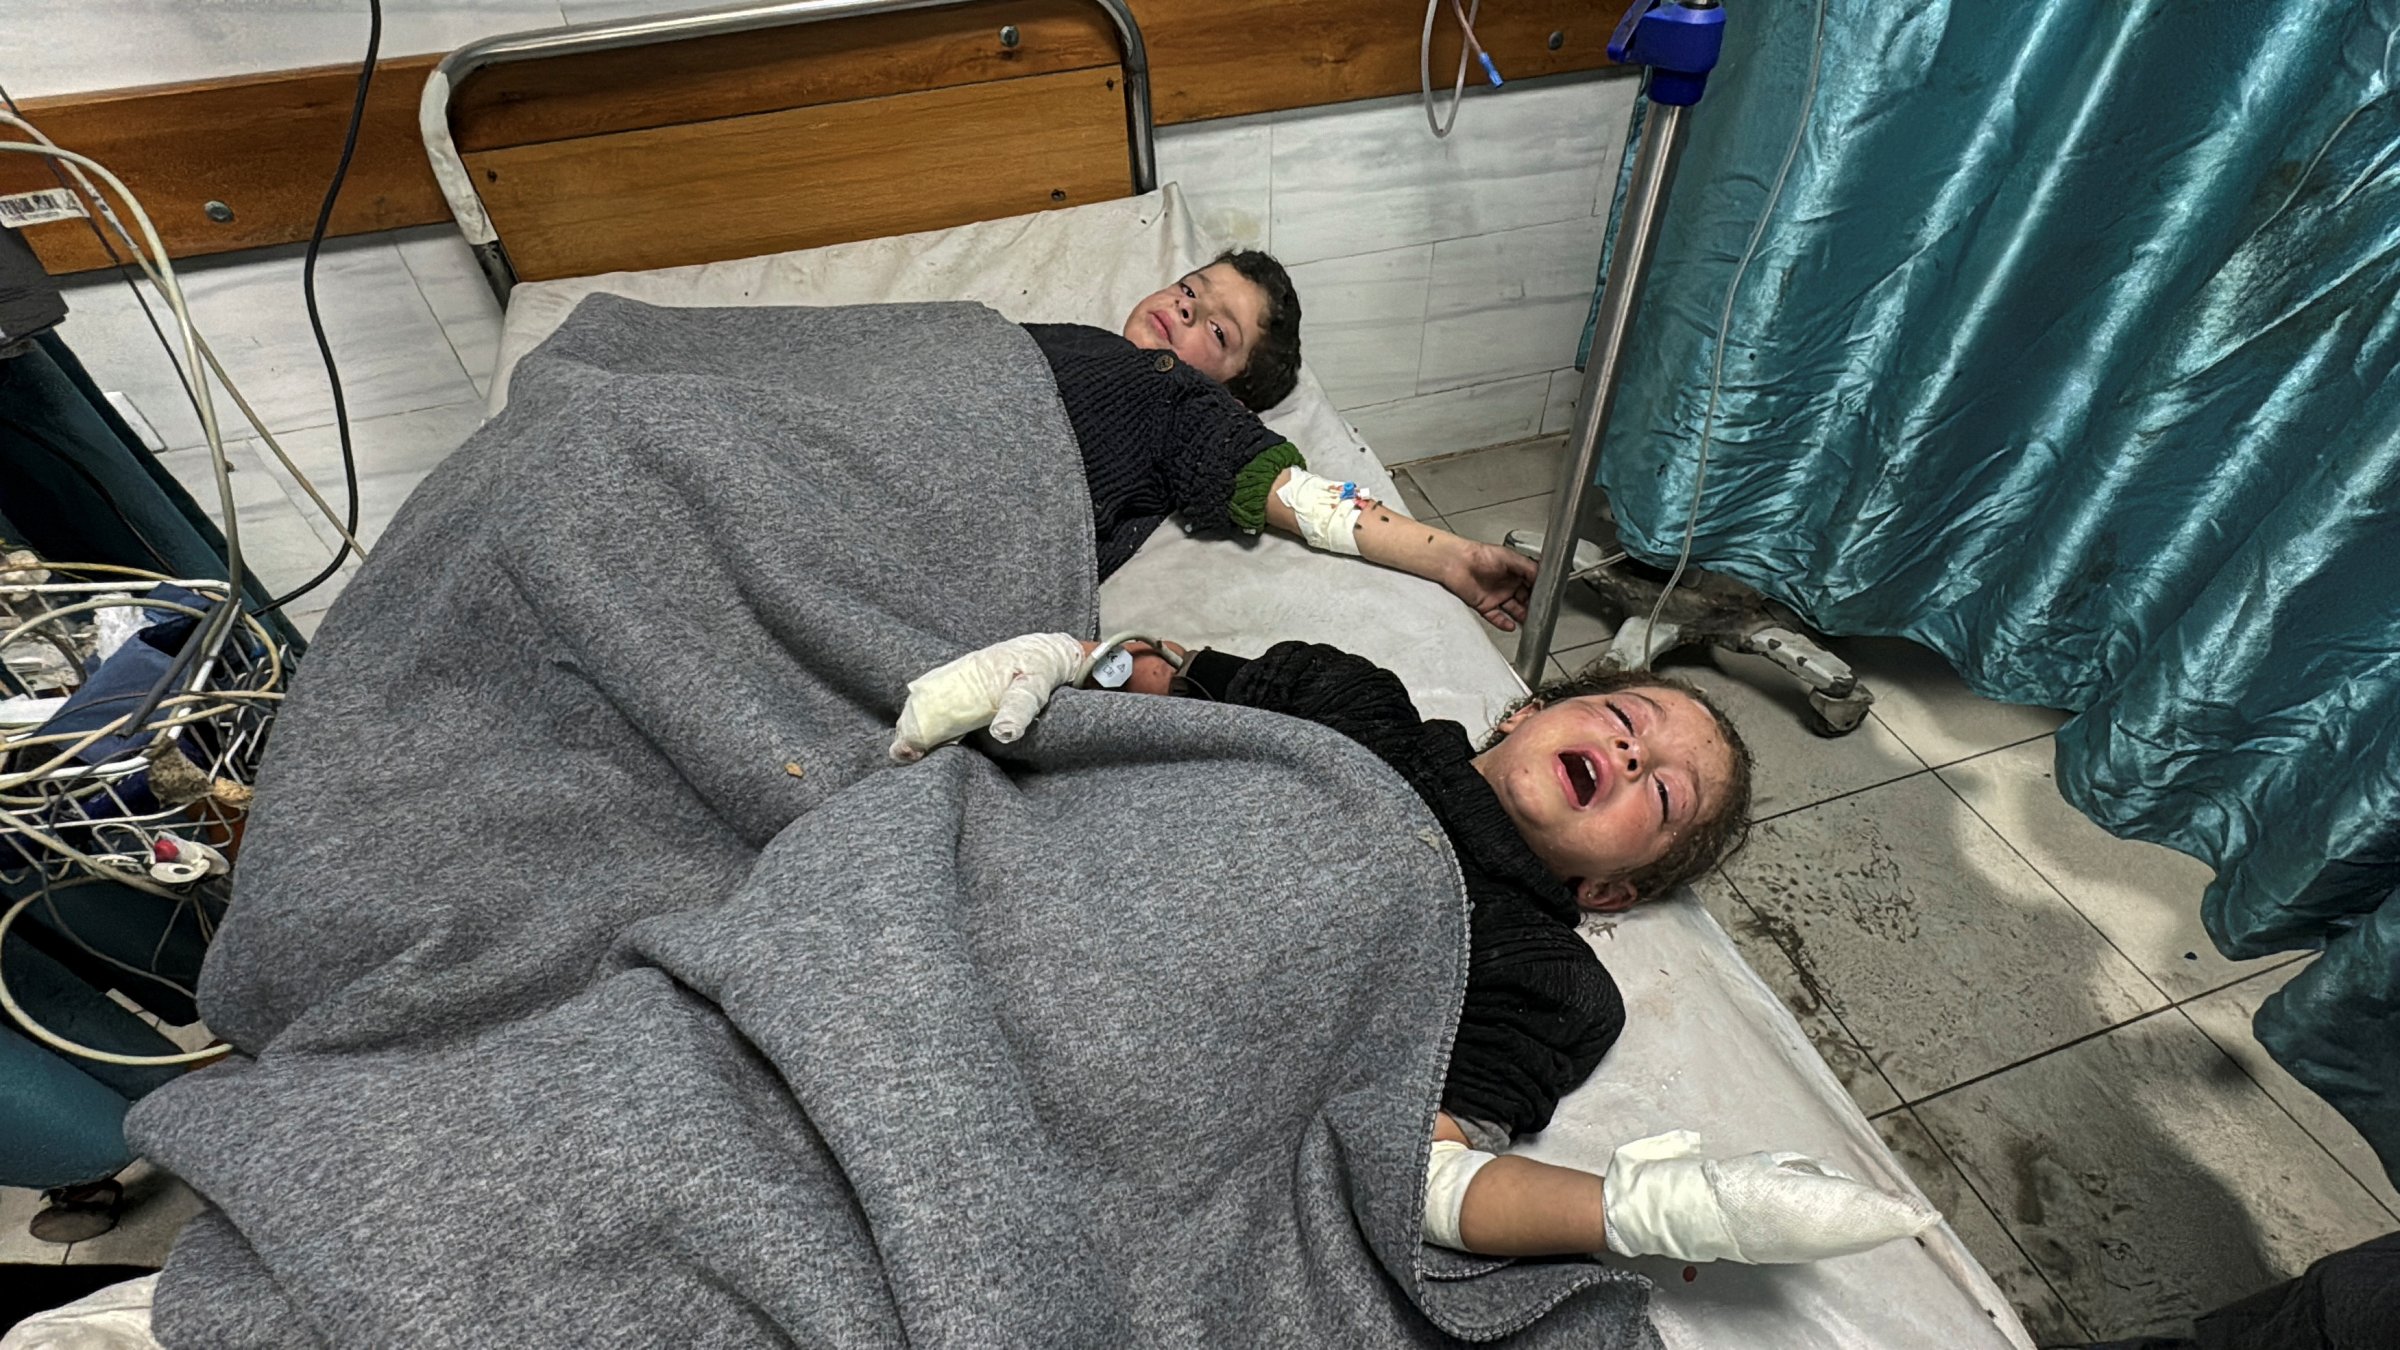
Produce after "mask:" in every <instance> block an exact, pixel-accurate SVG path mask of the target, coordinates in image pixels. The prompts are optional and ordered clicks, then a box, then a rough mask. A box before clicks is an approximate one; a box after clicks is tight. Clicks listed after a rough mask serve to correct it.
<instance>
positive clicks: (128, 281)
mask: <svg viewBox="0 0 2400 1350" xmlns="http://www.w3.org/2000/svg"><path fill="white" fill-rule="evenodd" d="M0 103H5V104H7V105H8V111H9V113H10V115H12V116H15V117H23V116H24V115H25V110H24V109H22V108H19V107H18V106H17V101H16V100H15V99H13V98H10V97H9V96H8V86H7V85H0ZM42 162H43V163H44V164H47V165H49V166H50V176H51V177H52V178H55V179H57V180H58V185H59V186H60V187H62V188H65V189H66V190H67V191H68V192H70V193H74V195H75V199H76V200H77V201H81V200H83V196H82V194H81V193H76V192H75V185H74V184H73V183H72V182H70V181H68V179H67V171H66V170H65V169H63V168H61V167H59V163H58V161H57V160H55V159H44V160H43V161H42ZM83 223H84V224H85V225H88V226H90V227H91V231H92V238H94V239H97V240H99V241H100V248H101V250H102V251H103V252H105V253H107V254H108V261H109V263H110V265H111V266H113V267H115V268H116V269H117V278H118V279H119V280H121V281H123V282H124V283H125V288H126V289H127V290H129V291H132V292H133V302H134V303H135V304H137V305H140V306H141V307H142V317H143V318H145V319H147V320H149V321H150V331H151V332H152V333H153V334H155V335H157V337H158V345H159V347H160V348H162V349H163V350H164V351H165V352H166V354H167V369H169V370H172V371H174V372H175V382H176V383H177V384H180V385H182V386H183V396H184V398H185V399H186V400H187V401H188V402H190V404H191V405H192V416H194V417H198V416H199V415H200V396H199V395H198V394H197V393H194V392H193V391H192V382H191V380H190V379H189V378H187V377H186V376H185V375H184V373H183V353H182V352H180V351H177V350H176V348H175V344H174V343H172V342H170V341H168V340H167V330H166V329H164V328H161V327H160V326H159V323H158V315H157V314H155V313H153V312H151V309H150V297H149V296H147V295H144V294H142V284H141V283H140V282H138V281H135V280H134V279H133V264H131V263H129V262H127V261H125V259H123V258H121V257H119V256H117V246H116V245H115V244H113V243H110V242H109V238H108V231H106V230H104V229H101V228H100V217H99V215H98V214H97V213H96V212H95V211H90V210H87V211H85V212H84V213H83Z"/></svg>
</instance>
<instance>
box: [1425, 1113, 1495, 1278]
mask: <svg viewBox="0 0 2400 1350" xmlns="http://www.w3.org/2000/svg"><path fill="white" fill-rule="evenodd" d="M1492 1156H1493V1155H1491V1154H1489V1153H1486V1152H1484V1151H1483V1150H1482V1149H1476V1148H1468V1147H1467V1146H1466V1145H1465V1144H1462V1143H1460V1142H1458V1141H1457V1140H1455V1139H1436V1140H1434V1141H1433V1157H1432V1158H1431V1159H1430V1160H1429V1161H1428V1162H1427V1163H1426V1164H1425V1240H1426V1241H1427V1242H1430V1243H1432V1244H1433V1245H1434V1246H1436V1247H1448V1248H1450V1249H1451V1250H1452V1251H1462V1252H1463V1251H1465V1250H1466V1245H1465V1243H1464V1242H1463V1241H1462V1240H1461V1239H1460V1237H1459V1235H1458V1216H1459V1213H1460V1211H1461V1210H1462V1209H1463V1208H1464V1207H1465V1205H1466V1203H1467V1183H1468V1182H1470V1181H1473V1180H1474V1179H1475V1174H1476V1173H1477V1172H1480V1171H1482V1170H1483V1165H1484V1164H1485V1163H1488V1162H1490V1161H1491V1160H1492Z"/></svg>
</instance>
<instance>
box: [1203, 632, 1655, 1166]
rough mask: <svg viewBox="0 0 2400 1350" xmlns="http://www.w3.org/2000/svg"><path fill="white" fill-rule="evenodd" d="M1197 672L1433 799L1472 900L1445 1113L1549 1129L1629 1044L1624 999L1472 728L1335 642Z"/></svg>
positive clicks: (1236, 699) (1224, 691)
mask: <svg viewBox="0 0 2400 1350" xmlns="http://www.w3.org/2000/svg"><path fill="white" fill-rule="evenodd" d="M1186 675H1187V677H1188V679H1189V681H1190V682H1191V683H1192V684H1193V685H1195V686H1197V688H1198V690H1199V692H1201V693H1205V694H1207V695H1209V696H1210V697H1213V698H1216V699H1218V700H1220V701H1222V702H1227V703H1239V704H1243V705H1245V706H1248V707H1253V708H1265V709H1268V710H1270V711H1273V712H1281V713H1288V714H1290V715H1292V716H1294V717H1305V718H1307V719H1308V720H1310V721H1312V722H1318V723H1322V724H1323V725H1325V726H1328V727H1331V728H1333V729H1334V730H1335V731H1338V732H1341V733H1342V734H1343V735H1345V736H1348V737H1349V738H1351V739H1352V740H1354V741H1357V742H1358V743H1359V744H1361V745H1363V746H1365V747H1366V748H1367V749H1369V750H1371V751H1373V752H1374V753H1375V754H1376V756H1377V757H1378V758H1380V759H1382V760H1383V762H1384V763H1386V764H1389V765H1391V766H1392V767H1393V768H1394V769H1396V770H1398V771H1399V774H1400V776H1401V777H1402V778H1405V779H1407V780H1408V783H1409V786H1411V787H1413V788H1415V789H1416V790H1417V795H1418V796H1420V797H1422V798H1424V799H1425V804H1426V805H1427V806H1429V807H1431V808H1433V813H1434V815H1435V817H1436V818H1438V819H1439V820H1440V821H1441V823H1442V828H1443V830H1444V831H1445V832H1446V833H1448V834H1449V836H1450V843H1451V847H1452V848H1453V849H1454V850H1455V851H1456V852H1457V854H1458V865H1459V871H1460V872H1461V873H1462V874H1463V875H1464V877H1465V879H1466V887H1467V899H1468V901H1469V903H1470V905H1471V906H1472V908H1471V910H1470V912H1469V918H1468V945H1469V952H1468V964H1467V999H1466V1006H1465V1008H1464V1010H1463V1011H1462V1012H1461V1013H1460V1014H1459V1021H1458V1039H1457V1043H1456V1045H1455V1047H1454V1048H1453V1049H1452V1051H1451V1054H1450V1070H1449V1077H1448V1080H1447V1081H1446V1082H1445V1083H1444V1084H1443V1087H1442V1109H1444V1110H1446V1111H1448V1112H1449V1113H1450V1114H1451V1115H1453V1116H1456V1117H1459V1118H1460V1119H1461V1120H1462V1121H1466V1122H1472V1123H1480V1124H1486V1125H1496V1126H1499V1127H1500V1128H1501V1129H1503V1130H1505V1131H1507V1132H1508V1133H1509V1134H1511V1135H1517V1134H1529V1133H1532V1132H1534V1131H1536V1130H1539V1129H1541V1128H1542V1127H1543V1126H1545V1125H1548V1124H1549V1123H1550V1113H1551V1112H1552V1111H1553V1110H1554V1109H1556V1108H1557V1106H1558V1101H1559V1099H1560V1098H1561V1097H1564V1096H1565V1095H1566V1094H1567V1093H1569V1092H1572V1091H1574V1090H1575V1088H1576V1087H1577V1086H1578V1085H1580V1084H1581V1083H1582V1082H1583V1080H1584V1079H1586V1078H1588V1077H1590V1076H1591V1073H1592V1070H1593V1069H1594V1068H1596V1067H1598V1066H1599V1063H1600V1058H1601V1056H1603V1055H1605V1054H1607V1053H1608V1049H1609V1047H1610V1046H1612V1045H1614V1044H1616V1041H1617V1035H1618V1033H1619V1032H1621V1031H1623V1030H1624V1028H1625V1004H1624V1000H1623V999H1622V998H1621V997H1620V996H1619V995H1618V993H1617V984H1616V981H1615V980H1614V979H1611V978H1610V977H1609V973H1608V970H1607V968H1606V967H1604V966H1602V965H1601V964H1600V958H1599V957H1597V956H1595V955H1593V953H1592V949H1591V948H1590V947H1589V946H1586V945H1585V943H1584V941H1583V939H1582V937H1580V936H1579V935H1577V933H1576V931H1575V921H1576V908H1575V901H1574V898H1573V897H1572V896H1570V895H1569V894H1568V893H1567V888H1566V886H1565V884H1564V883H1562V882H1560V881H1559V880H1558V879H1557V878H1555V877H1553V876H1551V875H1550V873H1549V871H1548V869H1546V868H1544V867H1543V866H1542V864H1541V861H1540V860H1539V859H1537V858H1535V857H1534V856H1533V851H1532V849H1530V848H1529V847H1527V846H1526V843H1525V839H1524V836H1522V835H1520V834H1519V833H1517V827H1516V824H1515V822H1513V821H1511V820H1510V819H1509V818H1508V812H1507V810H1506V809H1505V808H1503V807H1502V806H1501V804H1500V799H1499V797H1498V796H1496V795H1495V794H1494V793H1493V792H1492V789H1491V787H1490V785H1489V784H1487V783H1485V782H1484V780H1483V776H1482V775H1481V774H1479V773H1477V772H1476V771H1475V764H1474V758H1475V751H1474V747H1473V746H1472V745H1470V744H1469V743H1468V741H1467V733H1466V729H1465V728H1464V727H1461V726H1460V725H1459V724H1458V723H1456V722H1444V721H1434V722H1428V721H1426V720H1425V719H1424V718H1422V717H1420V716H1418V715H1417V710H1416V705H1415V704H1413V703H1411V702H1410V701H1409V697H1408V691H1407V689H1405V688H1403V687H1402V686H1401V683H1400V680H1399V677H1397V676H1395V675H1393V674H1392V673H1391V672H1390V671H1388V670H1384V669H1383V668H1381V667H1379V666H1377V665H1375V664H1374V663H1373V662H1371V661H1368V660H1366V659H1365V658H1364V657H1358V656H1352V655H1351V654H1349V653H1348V652H1344V651H1341V650H1339V649H1337V648H1333V647H1326V646H1318V645H1311V644H1308V643H1301V642H1284V643H1278V644H1277V645H1276V646H1274V647H1272V648H1269V649H1268V651H1267V654H1266V655H1264V656H1261V657H1259V658H1258V659H1256V660H1251V661H1245V660H1243V659H1242V658H1240V657H1236V656H1227V655H1225V654H1224V653H1222V652H1213V651H1210V652H1201V653H1199V654H1198V655H1197V656H1195V657H1194V658H1193V660H1192V663H1191V666H1190V667H1189V669H1188V670H1187V671H1186ZM1470 1128H1472V1125H1470ZM1477 1142H1478V1143H1481V1142H1483V1141H1481V1140H1478V1141H1477Z"/></svg>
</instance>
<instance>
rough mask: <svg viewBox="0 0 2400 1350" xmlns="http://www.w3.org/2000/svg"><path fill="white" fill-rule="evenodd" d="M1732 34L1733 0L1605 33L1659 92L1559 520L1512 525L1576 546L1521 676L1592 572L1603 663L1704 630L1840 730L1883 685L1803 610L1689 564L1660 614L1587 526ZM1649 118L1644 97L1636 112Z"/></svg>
mask: <svg viewBox="0 0 2400 1350" xmlns="http://www.w3.org/2000/svg"><path fill="white" fill-rule="evenodd" d="M1724 33H1725V11H1724V9H1723V8H1722V7H1721V5H1719V3H1718V0H1635V3H1634V6H1633V8H1632V9H1630V10H1628V11H1627V12H1626V15H1625V18H1624V20H1623V22H1621V23H1619V24H1618V25H1617V31H1616V33H1615V34H1614V35H1613V36H1612V37H1611V38H1610V39H1609V43H1608V54H1609V57H1610V58H1611V59H1612V60H1616V61H1630V62H1632V63H1634V64H1637V65H1641V66H1645V67H1647V68H1648V69H1647V79H1646V80H1645V81H1644V83H1643V87H1642V95H1641V96H1642V97H1644V98H1647V99H1649V100H1650V104H1651V111H1650V118H1649V124H1648V125H1647V127H1644V128H1642V136H1641V145H1640V147H1639V149H1638V150H1637V151H1636V152H1635V156H1634V161H1633V178H1632V181H1631V183H1630V184H1629V185H1628V186H1627V188H1626V192H1625V205H1624V209H1623V213H1622V215H1621V216H1620V218H1619V220H1618V223H1617V244H1616V256H1615V257H1614V258H1613V259H1612V260H1611V261H1610V264H1609V269H1608V280H1607V282H1606V283H1605V284H1604V285H1603V286H1602V287H1601V290H1600V310H1599V315H1598V317H1597V320H1596V322H1595V323H1594V325H1593V329H1592V351H1591V357H1590V359H1589V360H1588V361H1587V362H1586V363H1585V367H1584V375H1583V392H1582V394H1581V395H1580V396H1579V397H1578V398H1577V400H1576V408H1577V415H1576V418H1575V434H1574V437H1573V439H1572V441H1571V442H1570V445H1571V448H1572V450H1573V453H1572V454H1570V455H1568V456H1566V458H1565V460H1564V462H1563V464H1562V466H1561V473H1560V477H1559V481H1558V489H1557V491H1556V492H1555V493H1553V494H1552V496H1551V507H1550V527H1549V529H1548V530H1546V531H1544V532H1543V533H1540V534H1535V533H1532V532H1530V531H1523V530H1517V531H1511V532H1510V533H1509V536H1508V545H1509V547H1511V548H1514V549H1516V550H1517V551H1518V552H1520V553H1525V554H1528V555H1531V556H1533V557H1537V558H1538V557H1541V556H1542V555H1543V553H1544V552H1545V549H1544V541H1545V540H1548V539H1564V540H1566V541H1567V543H1568V548H1566V549H1564V550H1560V552H1561V553H1562V554H1563V556H1564V557H1567V558H1571V559H1573V562H1572V563H1570V564H1567V565H1552V566H1547V567H1544V568H1542V570H1541V573H1540V575H1539V576H1537V577H1536V578H1535V579H1534V584H1533V599H1532V603H1530V604H1528V605H1527V606H1526V609H1525V622H1524V623H1523V624H1521V625H1520V626H1519V629H1518V633H1517V661H1516V668H1517V675H1518V677H1519V678H1520V679H1522V680H1524V681H1525V683H1526V685H1527V686H1528V687H1531V688H1539V687H1540V686H1541V683H1542V679H1541V676H1542V665H1543V663H1544V662H1545V661H1546V660H1547V659H1548V658H1549V655H1550V639H1551V636H1552V634H1553V632H1554V631H1555V630H1556V628H1557V625H1558V607H1559V604H1560V602H1561V601H1562V600H1564V599H1565V596H1566V588H1567V584H1568V583H1569V582H1570V581H1590V582H1591V583H1592V584H1593V585H1594V586H1595V587H1596V588H1597V589H1598V590H1599V591H1600V593H1601V598H1602V599H1603V600H1604V601H1606V602H1608V603H1609V604H1610V605H1611V607H1613V608H1615V609H1617V610H1618V611H1620V612H1621V613H1622V614H1623V615H1624V616H1625V617H1624V620H1623V622H1622V623H1620V624H1619V625H1618V628H1617V632H1616V636H1615V638H1614V639H1613V640H1612V641H1611V642H1610V643H1609V647H1608V651H1607V653H1606V654H1605V655H1603V656H1602V657H1601V658H1600V662H1601V663H1603V664H1605V665H1607V666H1609V667H1612V668H1615V669H1620V670H1637V669H1641V668H1643V667H1644V666H1646V665H1647V664H1648V661H1649V660H1650V659H1651V658H1653V657H1656V656H1657V655H1659V654H1660V653H1663V652H1666V651H1670V650H1672V649H1674V648H1676V647H1679V646H1688V645H1691V644H1694V643H1707V644H1709V645H1712V646H1718V647H1724V648H1726V649H1728V650H1732V651H1741V652H1749V653H1752V654H1755V655H1759V656H1764V657H1766V658H1767V659H1768V660H1770V661H1773V662H1774V663H1775V664H1776V665H1778V666H1780V667H1782V668H1783V669H1784V670H1785V671H1787V672H1789V673H1790V674H1791V675H1793V676H1794V677H1795V678H1797V679H1799V680H1800V681H1801V682H1802V683H1804V684H1806V685H1807V686H1808V704H1809V709H1810V713H1811V719H1810V729H1811V730H1813V731H1816V732H1817V733H1818V734H1820V735H1825V736H1839V735H1842V734H1844V733H1846V732H1849V731H1851V730H1853V729H1855V728H1856V727H1857V726H1858V724H1859V723H1860V722H1861V721H1863V720H1865V718H1866V715H1867V705H1868V704H1870V703H1872V702H1873V701H1874V695H1872V694H1870V693H1868V692H1867V691H1866V689H1864V688H1863V687H1861V686H1860V685H1859V683H1858V678H1857V676H1855V675H1853V674H1852V673H1851V671H1850V668H1849V666H1847V665H1846V664H1844V663H1843V662H1842V661H1841V660H1840V659H1839V658H1837V657H1835V656H1833V655H1832V654H1831V653H1829V652H1827V651H1826V650H1825V649H1824V648H1822V647H1820V646H1818V645H1817V643H1816V642H1815V641H1814V640H1813V639H1811V638H1809V637H1808V636H1807V634H1806V633H1805V632H1804V631H1803V629H1802V628H1801V623H1800V618H1799V616H1798V615H1796V614H1794V613H1793V612H1792V611H1791V610H1789V609H1787V608H1785V607H1784V606H1782V605H1778V604H1776V603H1774V602H1773V601H1771V600H1768V599H1767V598H1766V597H1764V596H1762V595H1759V594H1758V593H1757V592H1755V591H1753V590H1751V589H1750V588H1749V587H1747V586H1744V585H1742V584H1741V583H1740V582H1737V581H1734V580H1732V579H1730V578H1726V577H1719V576H1713V575H1711V574H1709V573H1706V572H1702V571H1697V570H1690V569H1687V571H1686V574H1685V580H1684V581H1683V582H1682V583H1681V584H1680V585H1679V586H1678V587H1677V588H1676V589H1675V591H1674V592H1673V593H1672V594H1670V595H1668V596H1667V597H1666V603H1665V605H1664V607H1663V610H1661V612H1660V613H1659V614H1658V622H1657V624H1656V625H1655V626H1653V625H1652V623H1651V613H1652V611H1653V610H1654V609H1658V608H1659V596H1660V592H1661V591H1662V590H1663V589H1664V587H1663V585H1662V583H1661V582H1660V581H1659V580H1656V579H1653V578H1650V577H1647V576H1645V575H1643V574H1642V570H1640V569H1637V568H1622V567H1617V566H1613V565H1611V564H1612V562H1613V560H1611V559H1605V558H1604V557H1603V550H1602V549H1601V548H1599V547H1597V546H1595V545H1593V544H1589V543H1586V542H1584V541H1583V540H1582V539H1581V538H1580V534H1581V530H1582V524H1583V515H1584V501H1585V494H1586V493H1587V492H1589V491H1590V489H1591V487H1592V480H1593V477H1594V475H1593V468H1594V464H1595V462H1596V460H1597V458H1598V455H1599V450H1600V442H1601V438H1602V437H1603V435H1605V434H1606V432H1607V429H1608V419H1609V414H1610V413H1611V412H1612V411H1614V409H1615V404H1616V396H1617V375H1618V367H1619V365H1620V363H1621V362H1622V361H1623V359H1624V354H1625V337H1626V334H1627V332H1628V331H1629V330H1630V329H1631V328H1632V326H1633V314H1634V308H1635V306H1636V305H1637V304H1638V303H1639V301H1640V299H1641V290H1642V281H1643V278H1644V277H1645V276H1646V275H1647V274H1648V272H1649V269H1650V256H1651V251H1652V245H1653V244H1655V243H1656V241H1657V237H1658V229H1659V218H1660V215H1661V213H1662V211H1663V210H1664V208H1665V205H1666V197H1667V188H1668V186H1669V184H1671V183H1672V182H1673V181H1674V177H1675V157H1676V154H1677V152H1678V151H1679V150H1681V149H1682V145H1683V117H1684V109H1685V108H1687V107H1690V106H1691V105H1693V104H1695V103H1698V102H1699V101H1700V96H1701V94H1702V93H1704V92H1705V91H1706V88H1707V84H1708V72H1709V71H1710V70H1711V69H1713V68H1714V67H1715V66H1716V64H1717V53H1718V50H1719V49H1720V48H1721V47H1722V46H1723V44H1724ZM1640 124H1641V108H1640V106H1639V104H1638V103H1637V105H1636V108H1635V125H1636V126H1639V125H1640ZM1720 336H1721V335H1720ZM1612 542H1613V541H1612ZM1618 556H1620V557H1621V556H1622V555H1618Z"/></svg>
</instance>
